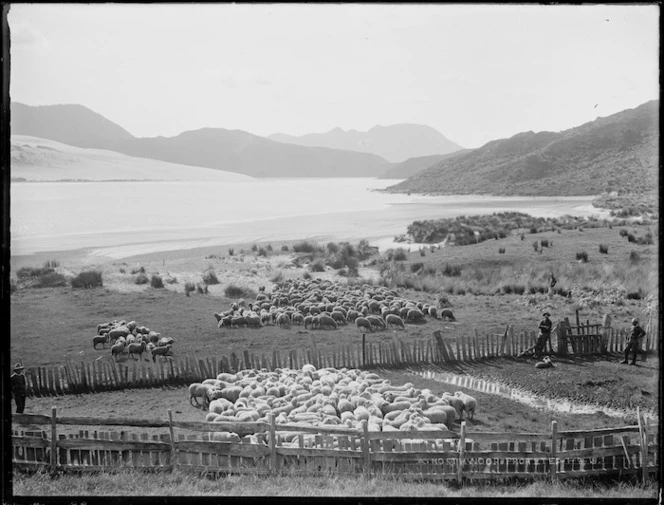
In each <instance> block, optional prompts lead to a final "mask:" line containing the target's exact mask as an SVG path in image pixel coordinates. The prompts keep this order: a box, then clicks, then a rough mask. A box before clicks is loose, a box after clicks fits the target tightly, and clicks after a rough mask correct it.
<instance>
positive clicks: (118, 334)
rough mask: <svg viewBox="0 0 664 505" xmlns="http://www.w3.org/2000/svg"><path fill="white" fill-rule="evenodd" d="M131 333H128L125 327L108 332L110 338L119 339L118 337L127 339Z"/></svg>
mask: <svg viewBox="0 0 664 505" xmlns="http://www.w3.org/2000/svg"><path fill="white" fill-rule="evenodd" d="M130 333H131V332H130V331H129V328H127V327H126V326H118V327H117V328H113V329H112V330H111V331H109V332H108V334H109V335H110V337H111V338H115V339H117V338H119V337H125V338H126V337H127V336H128V335H129V334H130Z"/></svg>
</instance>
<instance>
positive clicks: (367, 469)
mask: <svg viewBox="0 0 664 505" xmlns="http://www.w3.org/2000/svg"><path fill="white" fill-rule="evenodd" d="M362 455H363V457H364V458H363V459H364V476H365V477H368V476H369V474H370V473H371V455H370V453H369V425H368V423H367V420H366V419H362Z"/></svg>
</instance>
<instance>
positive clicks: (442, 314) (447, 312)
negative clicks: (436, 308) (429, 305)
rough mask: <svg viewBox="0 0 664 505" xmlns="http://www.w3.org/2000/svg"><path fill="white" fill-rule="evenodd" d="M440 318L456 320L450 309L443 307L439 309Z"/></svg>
mask: <svg viewBox="0 0 664 505" xmlns="http://www.w3.org/2000/svg"><path fill="white" fill-rule="evenodd" d="M440 318H441V319H445V318H448V319H449V320H450V321H456V318H455V317H454V314H452V311H451V310H450V309H443V310H441V311H440Z"/></svg>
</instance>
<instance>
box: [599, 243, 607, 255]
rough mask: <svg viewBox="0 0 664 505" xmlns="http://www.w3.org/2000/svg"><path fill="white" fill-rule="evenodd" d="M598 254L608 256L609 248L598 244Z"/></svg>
mask: <svg viewBox="0 0 664 505" xmlns="http://www.w3.org/2000/svg"><path fill="white" fill-rule="evenodd" d="M599 252H600V254H609V246H608V245H606V244H600V245H599Z"/></svg>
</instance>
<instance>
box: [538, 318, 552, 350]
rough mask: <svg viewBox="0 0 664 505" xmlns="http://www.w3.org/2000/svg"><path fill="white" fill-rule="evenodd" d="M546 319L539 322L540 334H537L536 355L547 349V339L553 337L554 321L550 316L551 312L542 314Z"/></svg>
mask: <svg viewBox="0 0 664 505" xmlns="http://www.w3.org/2000/svg"><path fill="white" fill-rule="evenodd" d="M542 315H543V316H544V319H542V321H541V322H540V324H539V335H538V336H537V346H536V347H535V356H537V357H540V356H541V354H542V353H543V352H545V351H546V341H547V340H549V339H550V338H551V327H552V326H553V323H552V322H551V319H549V317H550V316H551V314H549V313H548V312H545V313H544V314H542Z"/></svg>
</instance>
